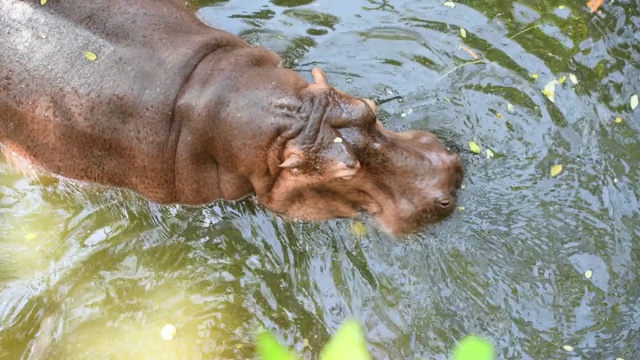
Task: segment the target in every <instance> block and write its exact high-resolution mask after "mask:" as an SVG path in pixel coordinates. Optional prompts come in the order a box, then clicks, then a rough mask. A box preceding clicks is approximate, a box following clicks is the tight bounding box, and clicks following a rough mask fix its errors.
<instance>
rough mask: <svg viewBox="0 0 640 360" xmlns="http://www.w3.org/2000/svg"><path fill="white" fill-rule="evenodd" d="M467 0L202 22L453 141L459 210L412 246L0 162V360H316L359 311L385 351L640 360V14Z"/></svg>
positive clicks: (211, 17) (401, 124)
mask: <svg viewBox="0 0 640 360" xmlns="http://www.w3.org/2000/svg"><path fill="white" fill-rule="evenodd" d="M455 4H456V6H455V7H454V8H450V7H447V6H443V5H442V3H441V2H438V1H424V0H397V1H374V0H369V1H365V0H353V1H334V0H317V1H313V0H272V1H270V2H268V1H251V2H249V1H240V0H230V1H220V0H217V1H199V3H198V6H199V10H198V16H199V17H200V18H201V19H203V20H204V21H205V22H206V23H208V24H210V25H212V26H216V27H219V28H223V29H225V30H228V31H230V32H232V33H234V34H238V35H240V36H242V37H243V38H245V39H246V40H248V41H249V42H251V43H253V44H260V45H264V46H267V47H269V48H270V49H272V50H274V51H276V52H278V53H279V54H281V55H282V56H283V57H285V58H286V60H287V64H288V66H291V67H294V68H295V69H297V70H299V71H300V72H302V73H303V74H304V75H305V76H306V77H307V78H308V79H311V76H310V70H311V68H312V66H314V64H318V65H320V66H321V67H323V68H324V69H325V71H326V72H327V73H328V76H329V80H330V81H331V82H332V83H333V84H334V85H336V86H338V87H340V88H342V89H343V90H346V91H349V92H351V93H354V94H357V95H359V96H364V97H370V98H373V99H375V100H376V101H378V102H379V103H380V105H379V110H380V117H381V120H382V121H383V122H384V123H385V124H386V125H387V126H388V127H389V128H391V129H394V130H406V129H429V130H432V131H434V132H436V133H437V134H438V135H439V136H441V137H442V138H443V139H445V141H447V142H448V143H450V144H451V145H453V146H454V147H456V148H458V149H460V151H461V155H462V157H463V159H464V162H465V169H466V174H467V177H466V179H465V182H464V184H465V188H464V189H463V190H462V191H461V193H460V202H461V204H460V205H461V206H463V207H464V209H463V210H460V211H458V212H457V213H456V214H455V215H454V216H453V217H452V218H450V219H449V220H447V221H445V222H443V223H442V224H439V225H438V226H435V227H433V228H431V229H427V230H425V231H424V232H423V233H421V234H419V235H417V236H414V237H412V238H411V239H408V240H405V241H401V242H400V241H397V240H394V239H391V238H388V237H386V236H385V235H383V234H381V233H379V232H377V231H376V229H375V228H373V227H371V226H369V224H368V223H365V224H366V230H367V231H366V234H364V235H363V236H359V235H357V234H356V233H354V232H353V231H352V227H353V226H354V224H355V223H357V221H352V220H336V221H329V222H324V223H319V224H315V223H301V222H290V221H286V220H284V219H281V218H279V217H276V216H274V215H273V214H271V213H270V212H268V211H266V210H264V209H263V208H261V207H260V206H258V205H257V204H256V203H255V199H252V198H249V199H247V200H244V201H242V202H239V203H235V204H234V203H216V204H213V205H211V206H208V207H196V208H192V207H181V206H158V205H155V204H153V203H150V202H148V201H146V200H144V199H143V198H141V197H139V196H137V195H135V194H133V193H131V192H128V191H123V190H118V189H105V188H100V187H96V186H91V185H86V184H78V183H77V182H73V181H69V180H58V179H53V178H50V177H45V176H42V177H26V176H24V175H22V174H20V173H19V172H17V171H16V170H13V169H12V168H10V167H9V166H8V165H7V164H6V163H5V162H0V358H6V359H19V358H28V357H29V354H30V351H31V350H30V349H32V348H34V344H35V345H36V346H35V348H38V349H40V350H42V349H44V350H46V351H47V352H48V355H47V356H48V357H47V358H49V359H236V358H252V357H253V356H254V349H253V345H252V344H253V342H252V341H253V340H252V339H253V334H254V332H255V329H256V328H257V327H259V326H262V327H265V328H267V329H269V330H271V331H272V332H273V333H274V334H276V336H277V337H278V339H280V340H281V341H282V342H283V343H286V344H287V345H289V346H291V347H294V348H295V349H296V350H297V351H299V352H300V353H302V354H303V355H304V356H305V358H309V359H311V358H316V357H317V355H318V353H319V351H320V349H321V348H322V346H323V344H324V343H326V341H327V340H328V339H329V337H330V336H331V334H332V333H334V332H335V330H336V329H337V328H338V326H339V325H340V324H341V323H342V322H343V321H344V320H345V319H346V318H356V319H358V320H359V321H360V322H361V323H362V325H363V327H364V329H365V332H366V337H367V341H368V344H369V347H370V350H371V351H372V353H373V354H374V355H375V357H376V358H379V359H446V358H447V357H448V356H449V355H450V352H451V349H452V348H453V346H454V345H455V343H456V342H457V341H458V340H459V339H461V338H462V337H463V336H465V335H467V334H470V333H475V334H479V335H482V336H484V337H486V338H488V339H489V340H491V342H492V343H493V344H495V346H496V348H497V350H498V353H499V357H500V358H501V359H615V358H617V357H620V358H624V359H627V360H628V359H636V358H638V354H640V316H639V315H638V309H639V308H640V279H639V278H638V275H639V274H640V263H639V261H640V259H639V257H640V255H639V254H640V226H639V224H640V220H639V219H638V215H639V211H638V209H639V203H638V185H637V184H638V182H639V181H640V167H639V166H638V164H639V162H640V151H639V150H638V149H640V144H639V142H638V130H639V127H640V109H636V110H635V111H633V110H631V109H630V105H629V99H630V97H631V96H632V94H634V93H640V10H639V9H640V3H639V2H638V1H637V0H627V1H624V0H617V1H615V2H613V3H611V4H609V3H608V4H606V5H605V6H604V8H603V10H602V12H601V13H595V14H591V13H589V12H588V9H587V8H586V6H585V5H584V3H583V2H582V1H574V0H570V1H562V2H561V1H544V2H540V1H512V0H506V1H473V0H470V1H461V2H456V3H455ZM461 29H464V30H465V31H464V34H465V35H466V36H465V37H463V35H462V32H461ZM462 45H464V46H466V47H467V48H468V49H469V50H471V51H472V52H473V53H474V54H476V55H477V56H478V57H479V59H478V60H475V61H474V59H473V57H472V55H471V53H469V52H468V51H466V50H464V49H462V48H461V46H462ZM532 74H535V75H537V78H535V76H532ZM571 74H573V75H574V76H575V80H577V83H574V82H573V81H572V80H571V79H572V78H573V77H571ZM563 77H564V78H565V81H563V82H562V83H561V84H558V85H557V87H556V90H555V99H554V100H555V102H552V101H550V100H549V99H548V97H547V96H545V94H543V92H542V90H543V89H544V87H545V85H546V84H547V83H549V82H550V81H552V80H553V79H554V78H556V79H561V78H563ZM0 116H1V115H0ZM617 117H621V118H622V121H621V122H620V123H616V121H615V119H616V118H617ZM469 141H475V142H476V143H478V144H479V145H480V147H481V148H482V150H481V153H480V154H478V155H475V154H473V153H471V152H470V151H468V150H467V149H468V142H469ZM487 150H491V151H492V152H493V153H494V156H493V157H491V158H490V157H488V155H487ZM557 164H561V165H563V171H562V172H561V173H560V174H559V175H558V176H555V177H552V176H551V175H550V168H551V167H552V166H553V165H557ZM589 271H590V273H589V274H588V275H591V277H588V276H586V275H585V273H587V272H589ZM167 323H170V324H174V325H175V326H176V328H177V333H176V337H175V338H174V339H173V340H172V341H165V340H163V339H162V338H161V337H160V329H161V328H162V327H163V326H164V325H165V324H167ZM42 344H47V345H46V346H41V345H42ZM565 345H569V346H571V347H572V348H573V350H572V351H567V350H565V349H564V348H563V347H564V346H565Z"/></svg>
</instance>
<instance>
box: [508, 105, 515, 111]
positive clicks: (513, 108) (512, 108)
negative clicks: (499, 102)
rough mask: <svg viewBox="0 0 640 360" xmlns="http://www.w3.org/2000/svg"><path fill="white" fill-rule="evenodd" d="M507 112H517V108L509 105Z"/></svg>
mask: <svg viewBox="0 0 640 360" xmlns="http://www.w3.org/2000/svg"><path fill="white" fill-rule="evenodd" d="M507 110H508V111H509V112H514V111H516V108H515V106H513V104H512V103H507Z"/></svg>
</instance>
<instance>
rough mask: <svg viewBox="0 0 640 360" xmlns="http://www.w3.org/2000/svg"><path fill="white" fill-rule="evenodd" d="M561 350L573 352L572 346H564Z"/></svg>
mask: <svg viewBox="0 0 640 360" xmlns="http://www.w3.org/2000/svg"><path fill="white" fill-rule="evenodd" d="M562 348H563V349H564V350H565V351H573V346H571V345H564V346H563V347H562Z"/></svg>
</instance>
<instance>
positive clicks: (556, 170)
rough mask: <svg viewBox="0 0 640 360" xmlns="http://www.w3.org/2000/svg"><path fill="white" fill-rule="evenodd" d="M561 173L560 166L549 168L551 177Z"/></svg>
mask: <svg viewBox="0 0 640 360" xmlns="http://www.w3.org/2000/svg"><path fill="white" fill-rule="evenodd" d="M561 172H562V165H560V164H558V165H553V166H552V167H551V176H557V175H558V174H560V173H561Z"/></svg>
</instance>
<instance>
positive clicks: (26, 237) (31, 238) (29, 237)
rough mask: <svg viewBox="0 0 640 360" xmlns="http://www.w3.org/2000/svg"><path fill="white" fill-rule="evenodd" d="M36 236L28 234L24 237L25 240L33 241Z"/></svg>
mask: <svg viewBox="0 0 640 360" xmlns="http://www.w3.org/2000/svg"><path fill="white" fill-rule="evenodd" d="M37 236H38V234H36V233H28V234H27V235H25V236H24V238H25V239H27V240H33V239H35V238H36V237H37Z"/></svg>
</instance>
